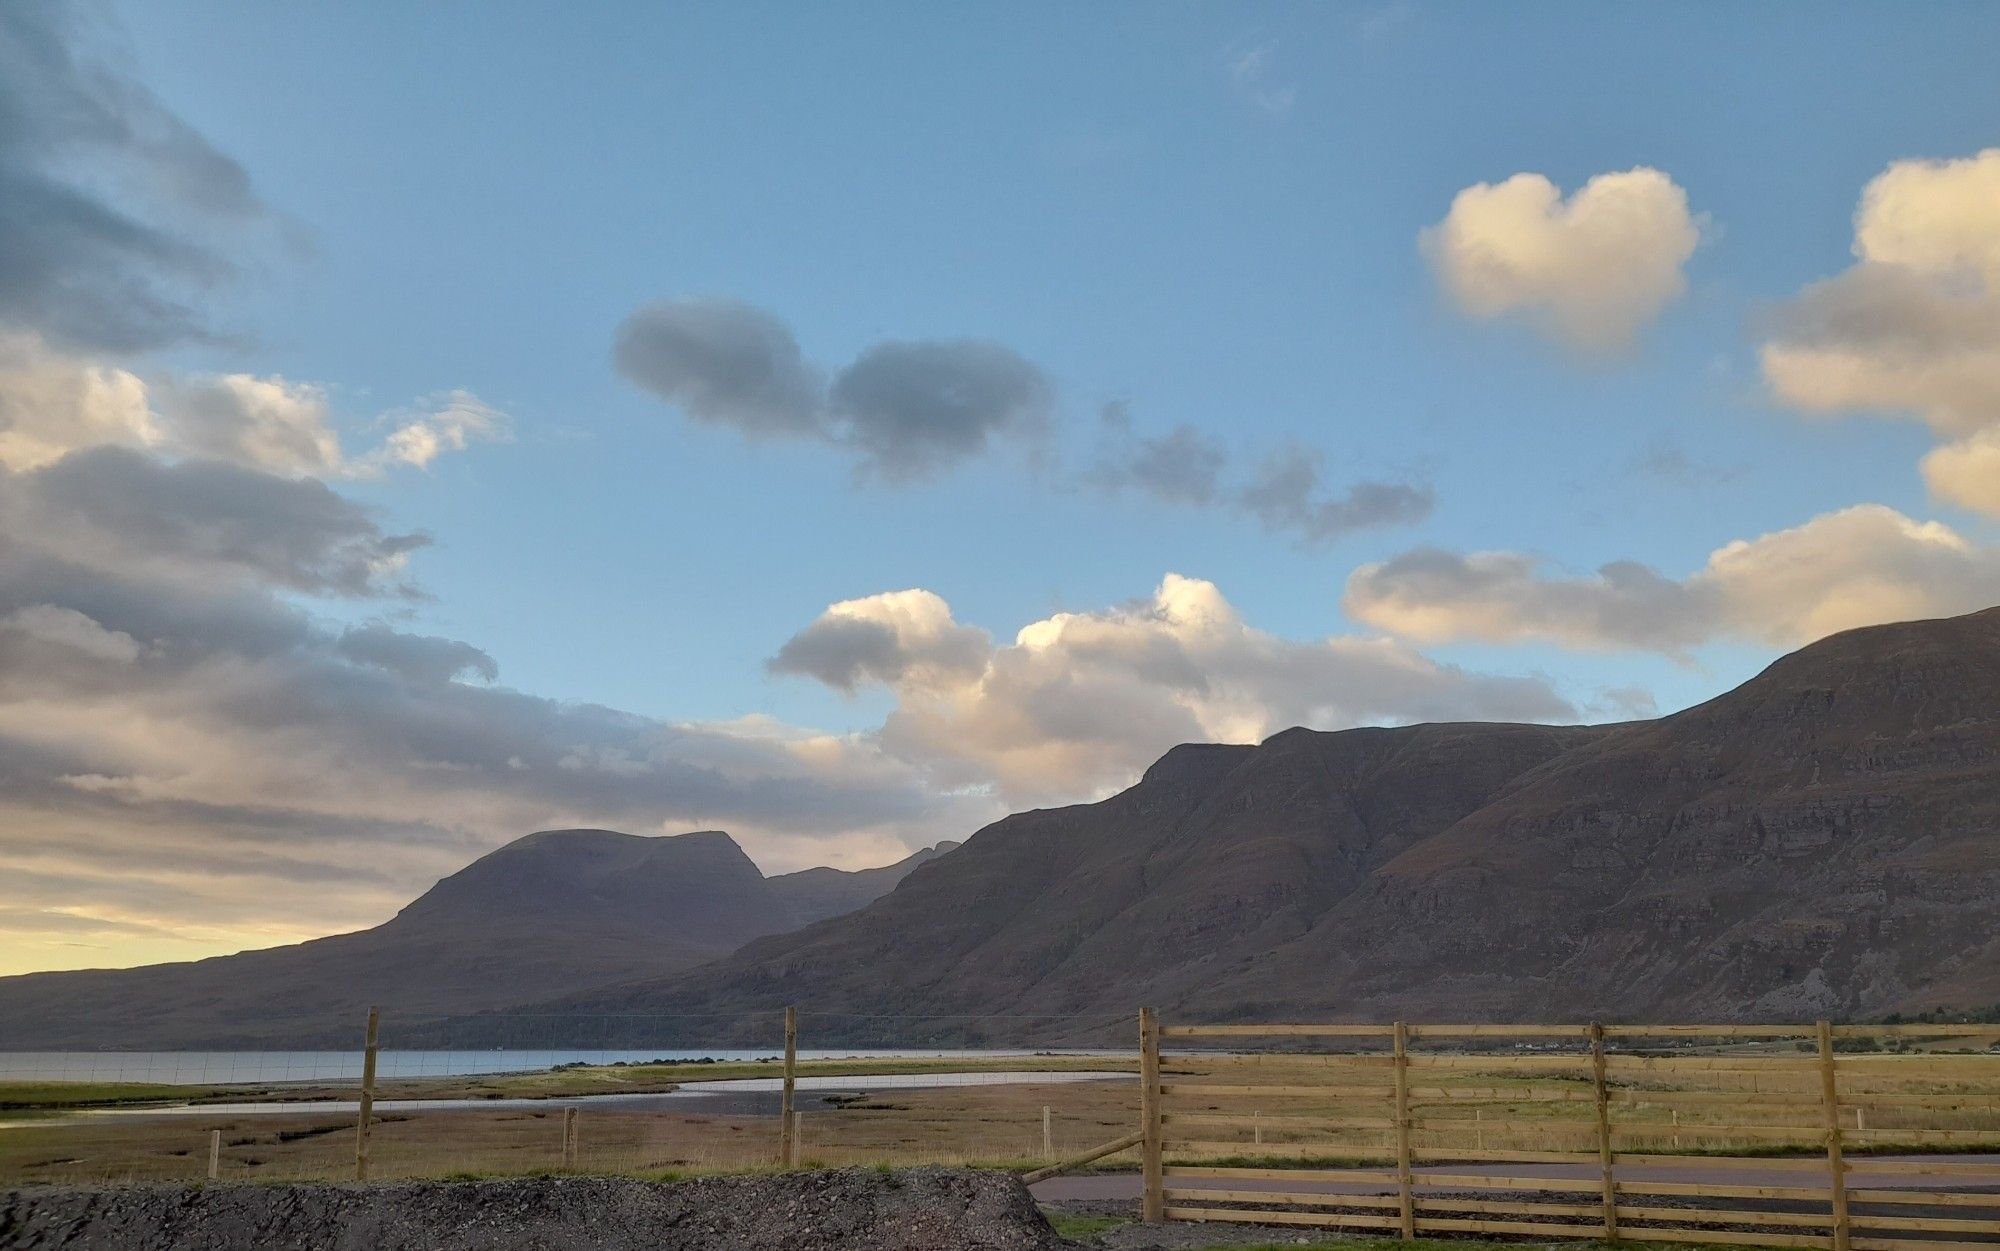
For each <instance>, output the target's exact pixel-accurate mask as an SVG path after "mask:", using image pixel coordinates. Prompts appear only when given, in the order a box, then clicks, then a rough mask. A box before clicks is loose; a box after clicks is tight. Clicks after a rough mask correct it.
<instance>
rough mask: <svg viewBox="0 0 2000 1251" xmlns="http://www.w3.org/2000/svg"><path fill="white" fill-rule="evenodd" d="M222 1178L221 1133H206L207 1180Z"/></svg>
mask: <svg viewBox="0 0 2000 1251" xmlns="http://www.w3.org/2000/svg"><path fill="white" fill-rule="evenodd" d="M221 1176H222V1131H221V1130H219V1129H211V1130H209V1131H208V1180H210V1181H214V1180H215V1179H216V1178H218V1177H221Z"/></svg>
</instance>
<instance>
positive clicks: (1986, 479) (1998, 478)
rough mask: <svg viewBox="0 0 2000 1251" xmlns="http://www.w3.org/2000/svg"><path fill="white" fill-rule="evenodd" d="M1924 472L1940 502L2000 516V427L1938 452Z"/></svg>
mask: <svg viewBox="0 0 2000 1251" xmlns="http://www.w3.org/2000/svg"><path fill="white" fill-rule="evenodd" d="M1923 471H1924V482H1925V483H1927V484H1928V485H1929V486H1930V489H1931V493H1932V494H1934V495H1936V496H1937V497H1938V498H1939V499H1945V500H1950V501H1951V502H1952V503H1954V504H1957V505H1959V506H1960V507H1963V508H1970V509H1972V510H1974V511H1975V512H1982V513H1987V514H1990V515H1992V516H1995V517H2000V426H1994V427H1992V428H1991V429H1987V430H1981V431H1980V432H1979V433H1977V434H1974V435H1970V436H1968V437H1966V438H1963V439H1960V440H1959V441H1958V442H1956V443H1947V444H1945V445H1944V446H1943V447H1940V448H1936V449H1934V450H1933V451H1931V452H1930V453H1929V454H1928V455H1926V456H1925V457H1924V459H1923Z"/></svg>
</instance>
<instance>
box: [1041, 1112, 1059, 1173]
mask: <svg viewBox="0 0 2000 1251" xmlns="http://www.w3.org/2000/svg"><path fill="white" fill-rule="evenodd" d="M1055 1158H1056V1135H1055V1121H1054V1118H1053V1117H1052V1116H1051V1115H1050V1114H1049V1105H1048V1104H1046V1103H1045V1104H1043V1105H1042V1159H1043V1160H1044V1161H1045V1162H1047V1163H1051V1164H1052V1163H1054V1162H1055Z"/></svg>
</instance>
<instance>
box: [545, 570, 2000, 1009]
mask: <svg viewBox="0 0 2000 1251" xmlns="http://www.w3.org/2000/svg"><path fill="white" fill-rule="evenodd" d="M1996 826H2000V609H1989V610H1986V611H1983V612H1979V613H1973V614H1968V615H1967V616H1964V617H1957V618H1944V619H1939V620H1934V621H1924V622H1906V623H1899V624H1895V625H1888V626H1877V627H1869V628H1867V629H1863V630H1857V631H1849V632H1845V633H1842V634H1837V635H1834V636H1831V637H1829V638H1828V639H1825V640H1822V641H1820V642H1818V643H1815V644H1812V645H1809V646H1807V647H1805V648H1802V649H1800V650H1799V651H1797V652H1794V653H1792V654H1790V655H1788V656H1785V657H1781V658H1780V659H1779V660H1777V661H1775V662H1773V664H1771V665H1770V666H1768V667H1767V668H1766V669H1765V670H1764V671H1763V672H1762V673H1760V674H1758V675H1757V676H1755V677H1753V678H1752V679H1750V680H1749V681H1747V682H1745V683H1743V684H1742V685H1741V686H1739V687H1737V688H1736V689H1735V690H1733V691H1730V692H1726V693H1725V694H1723V695H1721V696H1718V697H1717V698H1715V699H1713V700H1709V701H1707V702H1705V703H1703V704H1700V705H1696V706H1695V707H1693V708H1689V709H1686V710H1684V711H1682V712H1678V713H1675V714H1672V715H1670V716H1666V717H1662V718H1658V719H1656V720H1650V721H1636V722H1625V723H1621V724H1615V725H1606V726H1581V727H1546V726H1506V725H1485V724H1465V725H1448V724H1433V725H1420V726H1408V727H1392V728H1364V729H1357V730H1344V731H1330V732H1323V731H1313V730H1304V729H1293V730H1287V731H1284V732H1283V733H1280V734H1277V735H1274V736H1272V737H1271V738H1270V739H1267V740H1265V742H1264V743H1262V744H1260V745H1258V746H1256V747H1254V748H1241V749H1233V750H1229V751H1214V750H1211V751H1202V750H1198V749H1188V748H1176V749H1175V750H1174V751H1172V752H1169V753H1167V755H1166V756H1164V757H1162V759H1161V761H1160V762H1158V763H1157V764H1156V765H1155V766H1154V767H1153V768H1152V769H1149V770H1148V771H1147V772H1146V774H1145V776H1144V777H1143V778H1142V779H1141V781H1140V782H1139V783H1138V784H1136V785H1135V786H1133V787H1132V788H1131V789H1129V790H1127V791H1125V792H1122V793H1121V794H1119V795H1117V796H1113V797H1111V798H1110V799H1107V800H1104V801H1101V802H1100V803H1098V804H1094V805H1080V806H1078V807H1075V808H1070V809H1056V810H1046V811H1042V812H1035V813H1022V814H1016V815H1014V816H1010V817H1007V818H1003V819H1002V820H1001V821H998V822H995V823H994V824H993V825H990V826H988V827H986V828H985V829H983V830H981V831H980V832H979V833H977V834H975V835H974V836H973V837H972V838H970V839H968V840H967V842H966V844H965V846H964V848H963V849H962V850H961V851H960V852H959V853H958V854H956V855H955V856H954V857H953V858H952V860H951V861H950V862H949V863H948V864H946V865H942V866H939V869H938V871H936V872H932V873H929V874H926V875H924V876H923V878H922V879H920V880H918V879H913V880H912V881H911V882H910V883H909V884H908V886H907V887H906V888H905V889H903V890H899V891H897V892H895V893H893V894H891V895H889V896H885V897H884V898H883V899H880V900H878V901H876V902H875V903H874V904H872V905H870V906H869V907H867V908H864V909H861V910H858V911H857V912H855V913H853V914H850V915H848V916H845V917H842V918H839V919H837V920H834V921H830V922H827V923H824V924H821V925H817V926H812V927H807V928H805V929H802V930H799V931H796V932H794V933H791V934H787V935H782V936H774V937H767V938H763V939H760V940H757V941H755V942H752V943H750V944H748V945H747V946H745V947H744V948H743V949H742V950H740V951H738V952H737V953H735V954H734V955H732V956H730V957H727V958H725V959H723V960H720V961H717V962H714V963H712V964H709V965H705V966H703V967H701V968H699V969H696V970H692V971H689V972H687V973H684V974H680V975H676V976H672V977H668V978H662V979H654V980H652V981H649V982H645V983H635V984H626V985H620V986H615V987H609V988H605V989H603V990H600V991H597V992H593V993H591V994H588V995H580V996H570V997H566V998H564V999H561V1000H557V1001H555V1002H554V1003H552V1004H551V1005H549V1006H550V1008H551V1009H552V1010H561V1011H589V1010H609V1009H612V1008H616V1009H617V1010H621V1011H634V1012H724V1013H742V1012H750V1011H757V1010H763V1009H768V1008H770V1007H773V1006H777V1005H779V1004H782V1003H785V1002H794V1003H797V1004H799V1005H801V1006H802V1007H807V1008H813V1009H818V1008H825V1009H827V1010H839V1009H841V1008H843V1007H844V1008H845V1009H846V1010H849V1011H858V1010H864V1008H865V1010H870V1011H880V1012H893V1013H903V1014H908V1015H910V1016H912V1017H924V1018H931V1019H935V1020H937V1021H939V1022H943V1021H944V1020H945V1019H946V1018H948V1017H951V1016H953V1015H955V1014H957V1013H959V1012H961V1011H965V1010H967V1009H968V1008H970V1007H971V1006H973V1005H977V1006H978V1007H979V1008H980V1010H982V1011H984V1012H988V1013H1002V1014H1013V1015H1016V1016H1026V1017H1032V1016H1034V1015H1035V1014H1037V1013H1046V1014H1049V1015H1050V1017H1051V1020H1050V1021H1049V1023H1048V1024H1047V1026H1046V1028H1036V1027H1033V1026H1024V1027H1023V1031H1022V1032H1023V1035H1024V1037H1025V1038H1027V1039H1036V1038H1061V1037H1066V1036H1072V1035H1079V1036H1080V1034H1082V1033H1087V1032H1088V1031H1087V1030H1085V1029H1084V1027H1083V1026H1081V1025H1079V1024H1077V1023H1076V1022H1057V1021H1055V1020H1054V1019H1053V1018H1054V1017H1055V1016H1057V1015H1065V1014H1082V1015H1085V1016H1088V1015H1091V1014H1097V1015H1101V1016H1104V1017H1106V1018H1107V1019H1110V1018H1122V1015H1123V1013H1125V1012H1127V1011H1129V1010H1131V1009H1135V1008H1136V1007H1137V1006H1138V1005H1139V1004H1140V1003H1147V1004H1151V1005H1153V1006H1157V1007H1160V1008H1162V1009H1163V1010H1165V1011H1169V1012H1171V1013H1174V1014H1177V1015H1180V1016H1182V1017H1183V1018H1184V1019H1185V1018H1189V1017H1199V1018H1202V1019H1220V1020H1242V1019H1266V1020H1269V1019H1283V1018H1286V1017H1293V1018H1296V1017H1299V1016H1306V1017H1314V1018H1322V1019H1356V1018H1362V1017H1366V1018H1372V1019H1378V1020H1380V1019H1394V1018H1396V1017H1399V1016H1401V1017H1409V1018H1413V1019H1414V1018H1424V1017H1430V1018H1433V1019H1435V1018H1437V1017H1439V1016H1440V1015H1444V1016H1451V1017H1457V1018H1469V1019H1473V1020H1499V1019H1514V1020H1522V1019H1530V1020H1532V1019H1556V1018H1565V1019H1568V1018H1575V1019H1583V1018H1585V1017H1587V1016H1590V1015H1602V1016H1605V1017H1607V1018H1622V1019H1638V1018H1641V1017H1654V1018H1659V1017H1661V1016H1678V1017H1683V1018H1688V1019H1704V1020H1742V1019H1766V1020H1768V1019H1774V1018H1778V1017H1789V1018H1793V1019H1797V1018H1800V1017H1804V1018H1806V1019H1811V1018H1812V1017H1814V1016H1826V1015H1833V1016H1843V1017H1863V1016H1868V1015H1871V1014H1880V1013H1884V1012H1888V1011H1899V1010H1918V1009H1923V1008H1927V1007H1933V1006H1939V1005H1940V1004H1942V1003H1948V1002H1952V1001H1956V1003H1957V1004H1959V1005H1965V1004H1973V1003H1984V1002H1990V1001H1992V1000H1995V999H2000V973H1996V972H1995V970H1996V967H2000V966H1996V965H1995V963H1994V962H1993V961H1992V960H1991V959H1990V957H1991V956H1992V955H1993V954H1995V952H1997V951H2000V941H1996V940H1994V939H1993V938H1992V937H1991V936H1992V935H1994V934H1996V933H2000V836H1996V835H1995V833H1994V830H1995V828H1996ZM1057 864H1060V865H1062V866H1063V871H1064V872H1067V873H1073V874H1075V875H1077V878H1078V881H1079V882H1080V883H1081V885H1080V886H1079V887H1077V888H1076V889H1073V890H1070V891H1068V892H1066V891H1065V890H1064V889H1063V887H1062V885H1061V884H1056V885H1051V883H1050V882H1049V881H1048V880H1047V878H1046V876H1045V875H1046V873H1047V872H1048V871H1049V870H1050V868H1051V867H1052V866H1054V865H1057ZM903 933H924V934H926V935H927V936H929V937H931V938H932V940H933V941H932V943H931V944H930V945H929V949H928V951H927V952H926V953H925V956H924V958H922V959H917V958H913V957H911V956H910V955H908V954H907V953H904V952H902V951H901V950H900V946H899V944H898V943H897V942H896V941H895V936H896V935H898V934H903ZM941 1028H942V1027H941ZM1117 1028H1118V1030H1119V1031H1120V1032H1121V1033H1122V1032H1125V1031H1124V1027H1123V1025H1122V1024H1121V1025H1119V1026H1118V1027H1117Z"/></svg>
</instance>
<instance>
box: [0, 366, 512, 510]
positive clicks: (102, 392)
mask: <svg viewBox="0 0 2000 1251" xmlns="http://www.w3.org/2000/svg"><path fill="white" fill-rule="evenodd" d="M376 424H377V425H381V426H388V427H389V432H388V433H387V434H386V435H385V436H384V437H383V438H382V441H381V442H380V444H379V445H378V446H376V447H375V448H373V449H371V450H370V451H368V452H365V453H363V454H361V455H359V456H349V455H348V454H347V453H346V452H345V451H344V450H343V449H342V446H341V439H340V434H339V431H338V428H337V424H336V422H335V419H334V415H333V412H332V410H331V407H330V404H329V400H328V394H327V389H326V388H325V387H323V386H320V385H318V384H317V383H311V382H295V381H292V380H290V379H287V378H283V377H280V376H278V375H276V374H271V375H264V376H259V375H256V374H247V373H232V374H193V375H173V374H164V373H163V374H160V375H158V376H155V377H153V378H152V379H150V380H149V379H147V378H143V377H141V376H140V375H138V374H136V373H133V372H131V371H129V370H126V369H120V368H117V367H114V366H110V365H106V364H102V363H98V362H95V361H92V360H88V359H84V358H82V357H78V356H74V355H70V354H67V353H63V352H59V351H56V350H54V349H52V348H50V347H49V346H47V345H46V344H44V343H43V342H41V341H40V340H39V339H37V338H35V337H34V336H32V335H24V334H16V335H7V336H0V468H4V469H11V470H15V471H23V470H31V469H39V468H41V467H42V466H45V465H49V464H52V463H54V462H55V461H58V460H60V459H62V458H63V457H64V456H66V455H68V454H69V453H71V452H76V451H82V450H85V449H89V448H96V447H106V446H116V447H130V448H150V449H152V450H154V451H157V452H159V453H161V454H163V455H167V456H172V457H177V458H183V459H193V460H219V461H226V462H228V463H230V464H233V465H239V466H242V467H244V468H248V469H258V470H264V471H267V472H270V473H277V474H284V475H287V476H294V477H296V476H313V477H323V478H339V477H370V476H374V475H376V474H379V473H381V472H382V471H383V470H385V469H392V468H399V467H408V468H418V469H425V468H429V466H430V464H431V462H432V461H434V460H436V459H437V457H438V456H439V455H441V454H442V453H445V452H460V451H464V450H465V449H466V448H468V447H470V446H471V445H472V444H474V443H479V442H499V441H504V440H505V439H507V437H508V419H507V416H506V414H504V413H502V412H500V411H499V410H498V409H496V408H494V407H492V406H491V405H489V404H487V403H485V402H484V401H483V400H481V399H480V398H479V397H478V396H476V395H474V394H472V393H471V392H470V391H462V390H460V391H448V392H445V393H443V394H441V395H438V396H435V397H432V398H431V399H429V400H427V401H425V402H423V403H420V404H418V405H416V406H414V407H412V408H409V409H403V410H399V411H396V412H392V413H388V414H386V415H384V416H383V417H382V418H381V419H379V420H378V422H377V423H376Z"/></svg>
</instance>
